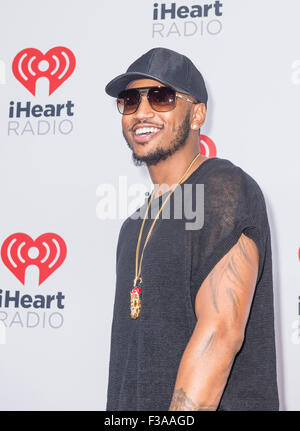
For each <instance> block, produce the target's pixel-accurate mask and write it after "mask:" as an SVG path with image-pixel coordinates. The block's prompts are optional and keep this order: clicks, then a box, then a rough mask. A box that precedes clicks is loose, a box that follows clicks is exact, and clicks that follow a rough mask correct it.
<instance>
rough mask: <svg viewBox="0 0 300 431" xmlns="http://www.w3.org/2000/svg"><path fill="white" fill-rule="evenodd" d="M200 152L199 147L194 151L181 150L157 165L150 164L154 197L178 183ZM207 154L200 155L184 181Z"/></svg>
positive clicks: (205, 158)
mask: <svg viewBox="0 0 300 431" xmlns="http://www.w3.org/2000/svg"><path fill="white" fill-rule="evenodd" d="M198 153H199V149H197V148H195V149H193V150H192V151H189V152H187V151H185V152H180V151H176V153H174V154H172V156H169V157H168V158H167V159H165V160H161V161H160V162H159V163H158V164H157V165H150V166H148V170H149V174H150V177H151V180H152V182H153V184H154V196H153V197H154V198H157V197H158V196H160V195H162V194H163V193H165V192H167V191H168V190H169V189H170V188H171V187H172V185H173V184H177V183H178V181H179V180H180V178H181V177H182V175H183V174H184V172H185V171H186V169H187V168H188V166H189V165H190V163H191V162H192V160H193V159H194V158H195V157H196V156H197V154H198ZM205 160H207V157H206V156H202V155H200V156H198V158H197V160H196V161H195V162H194V164H193V165H192V167H191V168H190V170H189V172H188V173H187V174H186V175H185V177H184V179H183V181H185V180H187V179H188V177H189V176H190V175H191V174H192V173H193V172H194V171H195V170H196V169H197V168H198V167H199V166H200V165H201V164H202V163H203V162H204V161H205Z"/></svg>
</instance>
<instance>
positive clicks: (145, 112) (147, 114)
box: [135, 95, 155, 119]
mask: <svg viewBox="0 0 300 431" xmlns="http://www.w3.org/2000/svg"><path fill="white" fill-rule="evenodd" d="M154 115H155V112H154V111H153V109H152V108H151V106H150V103H149V102H148V99H147V96H146V95H142V96H141V102H140V105H139V107H138V109H137V111H136V113H135V116H136V118H140V119H141V118H151V117H154Z"/></svg>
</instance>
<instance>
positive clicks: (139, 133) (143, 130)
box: [135, 127, 159, 135]
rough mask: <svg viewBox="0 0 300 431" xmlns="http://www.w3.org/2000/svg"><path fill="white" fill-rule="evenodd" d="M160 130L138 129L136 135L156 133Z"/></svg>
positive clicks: (153, 128) (152, 128) (151, 128)
mask: <svg viewBox="0 0 300 431" xmlns="http://www.w3.org/2000/svg"><path fill="white" fill-rule="evenodd" d="M158 131H159V129H157V128H156V127H141V128H140V129H136V131H135V134H136V135H144V134H145V133H156V132H158Z"/></svg>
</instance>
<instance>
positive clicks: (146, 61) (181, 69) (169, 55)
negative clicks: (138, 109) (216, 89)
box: [105, 48, 207, 106]
mask: <svg viewBox="0 0 300 431" xmlns="http://www.w3.org/2000/svg"><path fill="white" fill-rule="evenodd" d="M143 78H149V79H155V80H156V81H159V82H161V83H162V84H164V85H167V86H169V87H172V88H174V89H175V90H177V91H179V92H180V93H184V94H189V95H191V96H193V97H195V98H196V99H197V100H198V101H199V102H202V103H205V106H206V104H207V90H206V87H205V83H204V79H203V77H202V75H201V73H200V72H199V70H198V69H197V68H196V66H195V65H194V64H193V63H192V61H191V60H190V59H189V58H188V57H186V56H185V55H182V54H179V53H178V52H176V51H172V50H171V49H167V48H153V49H150V51H148V52H146V53H145V54H143V55H142V56H141V57H139V58H138V59H137V60H135V61H134V62H133V63H132V64H131V65H130V66H129V67H128V69H127V71H126V73H123V74H122V75H118V76H117V77H116V78H114V79H112V80H111V81H110V82H109V83H108V84H107V85H106V87H105V91H106V93H107V94H109V95H110V96H113V97H118V95H119V93H120V92H121V91H123V90H125V89H126V87H127V85H128V84H129V83H130V82H132V81H134V80H136V79H143Z"/></svg>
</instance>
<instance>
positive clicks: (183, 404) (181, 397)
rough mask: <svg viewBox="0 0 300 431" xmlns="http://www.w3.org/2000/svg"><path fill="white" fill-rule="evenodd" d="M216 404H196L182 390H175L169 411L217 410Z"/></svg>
mask: <svg viewBox="0 0 300 431" xmlns="http://www.w3.org/2000/svg"><path fill="white" fill-rule="evenodd" d="M217 407H218V405H216V404H202V403H200V404H196V403H194V401H193V400H192V398H189V397H188V396H187V394H186V392H184V390H183V389H182V388H180V389H175V391H174V393H173V397H172V400H171V404H170V407H169V410H189V411H192V410H216V409H217Z"/></svg>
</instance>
